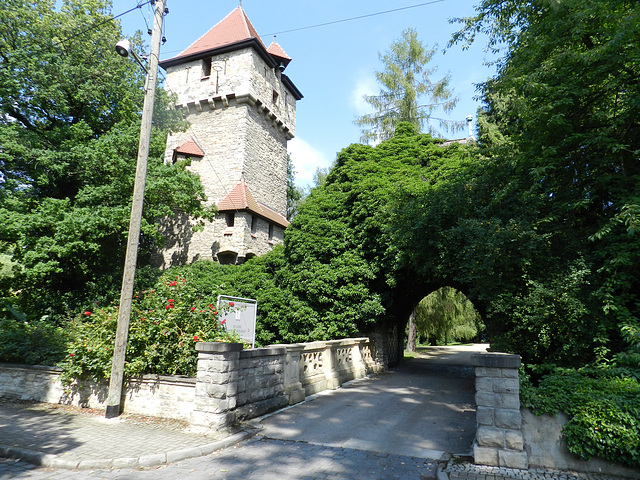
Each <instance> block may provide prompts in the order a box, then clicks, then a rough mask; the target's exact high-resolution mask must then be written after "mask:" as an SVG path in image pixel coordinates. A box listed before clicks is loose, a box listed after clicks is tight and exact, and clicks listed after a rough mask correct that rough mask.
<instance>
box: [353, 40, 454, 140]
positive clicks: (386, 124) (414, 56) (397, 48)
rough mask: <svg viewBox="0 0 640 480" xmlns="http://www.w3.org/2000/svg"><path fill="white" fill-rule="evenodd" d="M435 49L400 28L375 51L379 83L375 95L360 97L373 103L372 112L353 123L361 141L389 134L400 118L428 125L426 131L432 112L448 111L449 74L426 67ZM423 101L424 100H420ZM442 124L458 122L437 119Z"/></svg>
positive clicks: (450, 101)
mask: <svg viewBox="0 0 640 480" xmlns="http://www.w3.org/2000/svg"><path fill="white" fill-rule="evenodd" d="M435 52H436V51H435V49H429V48H428V47H426V46H425V45H423V44H422V43H421V42H420V40H418V34H417V32H416V31H415V30H414V29H413V28H408V29H406V30H404V31H403V32H402V38H401V39H399V40H396V41H395V42H393V43H392V44H391V46H390V47H389V51H387V52H385V53H384V54H379V57H380V60H381V61H382V63H383V65H384V69H383V70H382V71H379V72H375V74H376V80H378V82H379V83H380V85H381V89H380V93H379V94H378V95H365V96H364V100H365V101H366V102H367V103H368V104H369V105H371V106H372V107H373V109H374V111H373V113H369V114H366V115H363V116H361V117H358V118H357V119H356V122H355V123H356V124H357V125H359V126H360V127H361V128H362V138H361V140H362V141H363V142H379V141H381V140H387V139H389V138H391V137H392V136H393V134H394V132H395V129H396V126H397V125H398V124H399V123H400V122H410V123H412V124H414V125H415V126H416V127H418V128H419V129H423V128H424V127H425V126H426V127H428V131H429V133H432V134H435V133H436V132H437V130H436V129H435V128H434V127H433V125H432V124H431V122H430V121H431V120H435V118H434V117H432V114H433V112H435V111H437V110H439V109H442V110H443V111H444V112H449V111H451V110H452V109H453V107H455V105H456V102H457V99H456V98H453V97H452V92H451V91H450V90H449V88H448V87H449V76H448V75H447V76H444V77H442V78H441V79H440V80H435V81H434V80H433V79H432V78H431V77H432V76H433V75H434V74H435V73H436V70H437V69H436V68H435V67H432V68H429V67H428V66H427V65H428V64H429V63H430V62H431V60H432V58H433V55H434V54H435ZM424 101H426V102H427V103H426V104H424V103H422V102H424ZM438 122H439V125H440V126H444V127H446V128H452V127H460V124H456V123H455V122H454V123H452V122H449V121H447V120H444V119H438Z"/></svg>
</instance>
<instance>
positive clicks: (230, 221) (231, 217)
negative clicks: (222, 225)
mask: <svg viewBox="0 0 640 480" xmlns="http://www.w3.org/2000/svg"><path fill="white" fill-rule="evenodd" d="M225 219H226V221H227V227H233V224H234V223H235V220H236V214H235V213H234V212H229V213H227V214H226V215H225Z"/></svg>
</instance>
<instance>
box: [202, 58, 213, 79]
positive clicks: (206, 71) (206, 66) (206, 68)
mask: <svg viewBox="0 0 640 480" xmlns="http://www.w3.org/2000/svg"><path fill="white" fill-rule="evenodd" d="M202 76H203V77H209V76H211V59H210V58H205V59H204V60H202Z"/></svg>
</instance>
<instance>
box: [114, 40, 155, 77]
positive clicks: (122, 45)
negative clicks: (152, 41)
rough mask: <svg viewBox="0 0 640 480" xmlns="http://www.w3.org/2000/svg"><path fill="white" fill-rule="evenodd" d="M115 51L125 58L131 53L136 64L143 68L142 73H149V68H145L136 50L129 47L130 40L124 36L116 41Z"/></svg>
mask: <svg viewBox="0 0 640 480" xmlns="http://www.w3.org/2000/svg"><path fill="white" fill-rule="evenodd" d="M116 52H118V55H120V56H122V57H125V58H127V57H128V56H129V54H131V55H132V56H133V58H135V60H136V62H138V65H140V67H141V68H142V69H143V70H144V73H146V74H147V75H149V70H147V67H145V66H144V65H143V63H142V61H141V60H140V57H139V56H138V54H137V53H136V51H135V50H134V49H133V48H131V42H130V41H129V40H127V39H126V38H125V39H123V40H120V41H119V42H118V43H116Z"/></svg>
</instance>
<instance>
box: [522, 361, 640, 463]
mask: <svg viewBox="0 0 640 480" xmlns="http://www.w3.org/2000/svg"><path fill="white" fill-rule="evenodd" d="M618 373H619V372H618V371H616V370H615V369H601V370H600V369H594V368H589V369H587V368H584V369H581V370H573V369H553V370H552V372H551V373H547V374H546V375H544V376H543V377H542V379H541V380H540V383H539V384H538V386H534V385H533V384H532V382H531V381H530V380H529V378H528V377H526V376H523V377H522V381H521V384H522V390H521V392H522V393H521V396H522V405H523V406H524V407H529V408H531V409H532V411H533V412H534V413H536V414H543V413H550V414H556V413H557V412H560V411H562V412H564V413H565V414H567V415H568V416H569V421H568V422H567V424H566V425H565V426H564V428H563V430H562V434H563V438H564V441H565V442H566V445H567V448H568V449H569V451H570V452H572V453H574V454H576V455H578V456H579V457H580V458H582V459H583V460H589V459H590V458H591V457H601V458H603V459H605V460H608V461H610V462H615V463H621V464H625V465H629V466H632V467H640V383H639V382H638V380H637V379H636V378H631V377H620V376H616V375H617V374H618Z"/></svg>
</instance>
